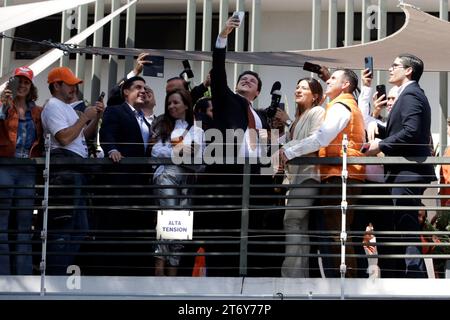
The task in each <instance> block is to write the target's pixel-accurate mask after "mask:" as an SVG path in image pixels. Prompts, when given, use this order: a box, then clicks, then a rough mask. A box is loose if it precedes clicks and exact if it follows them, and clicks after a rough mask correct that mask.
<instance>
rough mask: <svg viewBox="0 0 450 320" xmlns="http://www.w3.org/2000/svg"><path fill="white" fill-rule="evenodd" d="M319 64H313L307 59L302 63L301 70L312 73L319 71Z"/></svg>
mask: <svg viewBox="0 0 450 320" xmlns="http://www.w3.org/2000/svg"><path fill="white" fill-rule="evenodd" d="M320 69H321V66H320V65H318V64H314V63H311V62H308V61H305V63H304V64H303V70H305V71H309V72H313V73H317V74H319V73H320Z"/></svg>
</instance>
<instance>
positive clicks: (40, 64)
mask: <svg viewBox="0 0 450 320" xmlns="http://www.w3.org/2000/svg"><path fill="white" fill-rule="evenodd" d="M136 2H137V0H133V1H130V2H129V3H127V4H125V5H123V6H122V7H120V8H118V9H117V10H116V11H114V12H112V13H110V14H109V15H107V16H106V17H104V18H102V19H101V20H99V21H97V22H96V23H94V24H92V25H90V26H89V27H88V28H86V29H85V30H83V31H82V32H80V33H79V34H77V35H76V36H74V37H73V38H71V39H69V40H68V41H66V42H65V44H66V45H76V44H79V43H81V42H82V41H84V40H86V39H87V38H88V37H89V36H91V35H92V34H93V33H94V32H95V31H97V30H98V29H99V28H101V27H103V26H104V25H105V24H107V23H108V22H110V21H111V20H112V19H113V18H114V17H116V16H118V15H120V14H121V13H122V12H123V11H125V10H126V9H128V8H129V7H131V6H132V5H134V4H135V3H136ZM63 54H64V52H63V51H62V50H59V49H53V50H50V51H49V52H47V53H45V54H44V55H42V56H40V57H39V58H37V59H35V60H34V61H32V62H31V63H30V64H29V67H30V69H31V70H33V72H34V74H35V75H37V74H39V73H41V72H42V71H44V70H45V69H46V68H48V67H49V66H50V65H51V64H52V63H54V62H55V61H57V60H58V59H59V58H61V57H62V56H63ZM9 77H10V74H6V75H4V76H3V77H2V78H0V83H1V85H0V92H1V91H3V90H4V89H5V86H6V83H7V80H8V78H9Z"/></svg>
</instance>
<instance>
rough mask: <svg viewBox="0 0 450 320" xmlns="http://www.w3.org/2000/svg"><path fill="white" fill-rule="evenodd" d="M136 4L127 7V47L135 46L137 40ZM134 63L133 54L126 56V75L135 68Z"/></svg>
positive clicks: (130, 0) (129, 0)
mask: <svg viewBox="0 0 450 320" xmlns="http://www.w3.org/2000/svg"><path fill="white" fill-rule="evenodd" d="M132 1H133V0H128V3H130V2H132ZM136 5H137V3H135V4H133V5H132V6H130V7H129V8H128V9H127V20H126V27H125V47H127V48H134V47H135V40H136ZM133 64H134V58H133V57H132V56H126V57H125V69H124V76H125V75H127V74H128V72H130V70H131V69H133Z"/></svg>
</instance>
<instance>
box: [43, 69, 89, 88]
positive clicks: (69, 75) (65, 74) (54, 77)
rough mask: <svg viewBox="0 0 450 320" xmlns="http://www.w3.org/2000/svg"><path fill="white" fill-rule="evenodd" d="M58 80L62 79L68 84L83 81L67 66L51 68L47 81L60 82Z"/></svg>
mask: <svg viewBox="0 0 450 320" xmlns="http://www.w3.org/2000/svg"><path fill="white" fill-rule="evenodd" d="M58 81H62V82H64V83H65V84H68V85H75V84H79V83H82V82H83V80H81V79H78V78H77V77H76V76H75V75H74V74H73V72H72V70H70V69H69V68H67V67H58V68H53V69H52V70H50V72H49V73H48V79H47V82H48V83H49V84H50V83H54V82H58Z"/></svg>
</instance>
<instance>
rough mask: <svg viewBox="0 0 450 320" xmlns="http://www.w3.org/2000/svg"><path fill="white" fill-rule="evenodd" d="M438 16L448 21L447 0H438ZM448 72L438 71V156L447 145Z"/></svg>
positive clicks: (442, 153) (442, 154) (443, 151)
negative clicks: (439, 108)
mask: <svg viewBox="0 0 450 320" xmlns="http://www.w3.org/2000/svg"><path fill="white" fill-rule="evenodd" d="M439 18H441V19H442V20H445V21H448V0H440V2H439ZM447 88H448V72H439V104H440V106H441V110H440V121H439V148H438V152H439V156H441V157H443V156H444V153H445V148H446V147H447V143H448V141H447V118H448V90H447Z"/></svg>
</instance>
